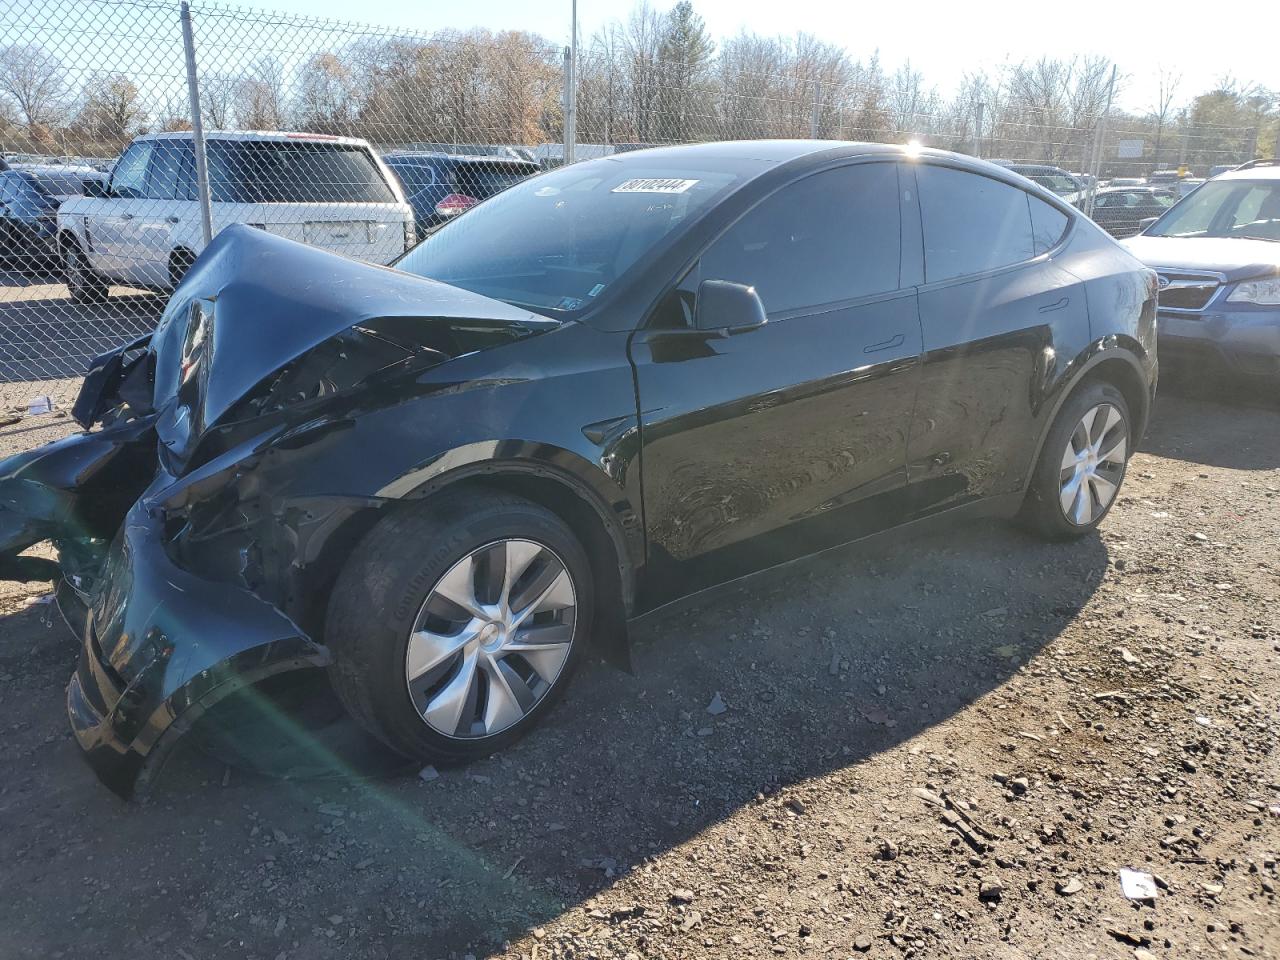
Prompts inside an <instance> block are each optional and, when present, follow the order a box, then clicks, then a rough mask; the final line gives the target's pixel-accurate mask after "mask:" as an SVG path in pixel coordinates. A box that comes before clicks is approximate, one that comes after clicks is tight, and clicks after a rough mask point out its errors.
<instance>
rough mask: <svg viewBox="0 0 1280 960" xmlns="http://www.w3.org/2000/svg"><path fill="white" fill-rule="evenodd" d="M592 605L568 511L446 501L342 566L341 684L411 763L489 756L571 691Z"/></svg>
mask: <svg viewBox="0 0 1280 960" xmlns="http://www.w3.org/2000/svg"><path fill="white" fill-rule="evenodd" d="M592 602H593V585H592V579H591V568H590V564H589V562H588V560H587V556H586V553H585V551H584V550H583V549H582V546H581V545H580V544H579V543H578V541H577V539H576V538H575V537H574V535H573V533H572V531H570V529H569V528H568V527H567V526H566V525H565V524H564V522H563V521H561V520H560V519H559V518H558V517H557V516H555V515H554V514H552V513H551V512H550V511H548V510H545V509H544V508H542V507H540V506H538V505H536V504H534V503H531V502H529V501H527V500H524V499H522V498H519V497H514V496H510V495H506V494H499V493H490V492H457V493H449V494H444V495H441V496H440V497H438V498H436V499H433V500H430V501H427V502H426V503H425V504H424V505H422V506H421V507H418V508H409V509H407V510H405V511H404V512H401V513H396V514H392V515H391V516H389V517H387V518H386V519H385V520H383V521H381V522H380V523H379V524H378V525H377V526H376V527H374V529H373V530H372V531H371V532H370V533H369V535H368V536H367V537H366V538H365V539H364V541H362V543H361V544H360V546H359V547H358V548H357V549H356V552H355V553H354V554H353V555H352V557H351V558H350V559H349V560H348V562H347V564H346V566H345V567H344V568H343V570H342V572H341V574H340V575H339V577H338V581H337V583H336V584H335V587H334V592H333V595H332V597H331V600H330V604H329V613H328V619H327V625H326V630H325V637H326V641H327V642H328V644H329V647H330V649H331V650H332V652H333V666H332V668H331V672H332V677H333V686H334V689H335V690H336V691H337V694H338V697H339V699H341V700H342V702H343V704H344V705H345V706H346V708H347V709H348V711H349V712H350V713H351V715H352V716H353V717H354V718H355V719H356V721H357V722H358V723H360V724H361V725H362V726H364V727H365V728H366V729H367V730H368V731H369V732H370V733H372V734H374V736H376V737H378V738H379V739H381V740H382V741H383V742H384V743H386V744H387V745H388V746H390V747H391V748H392V749H394V750H396V751H398V752H400V753H402V754H404V755H405V756H409V757H413V758H415V759H417V760H420V761H427V762H434V763H441V762H458V761H463V760H469V759H473V758H476V757H481V756H486V755H488V754H490V753H493V752H495V751H497V750H501V749H503V748H504V747H506V746H508V745H510V744H511V743H513V742H514V741H515V740H517V739H518V738H519V737H520V736H522V735H523V734H524V733H525V732H527V731H528V730H529V729H530V728H531V727H533V726H534V725H536V724H537V722H538V721H539V720H540V719H541V718H542V717H543V716H544V715H545V714H546V712H547V710H548V709H550V707H551V706H552V704H553V703H554V702H555V700H557V699H558V698H559V697H560V696H561V695H562V694H563V692H564V688H565V687H566V686H567V684H568V682H569V678H570V677H571V676H572V674H573V671H574V670H575V668H576V667H577V664H578V663H579V661H580V660H581V658H582V655H583V653H584V650H585V648H586V645H587V638H588V636H589V632H590V629H591V622H592Z"/></svg>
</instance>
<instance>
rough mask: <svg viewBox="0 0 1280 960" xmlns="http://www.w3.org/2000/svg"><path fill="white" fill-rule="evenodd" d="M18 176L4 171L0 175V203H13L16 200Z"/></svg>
mask: <svg viewBox="0 0 1280 960" xmlns="http://www.w3.org/2000/svg"><path fill="white" fill-rule="evenodd" d="M17 181H18V175H17V174H16V173H13V172H12V171H8V170H6V171H5V172H4V173H0V203H13V202H14V201H15V200H17V199H18V182H17Z"/></svg>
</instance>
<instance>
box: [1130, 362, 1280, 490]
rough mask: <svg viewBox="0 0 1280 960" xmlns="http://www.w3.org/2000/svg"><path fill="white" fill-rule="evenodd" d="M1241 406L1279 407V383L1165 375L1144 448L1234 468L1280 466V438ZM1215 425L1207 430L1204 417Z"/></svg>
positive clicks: (1154, 452)
mask: <svg viewBox="0 0 1280 960" xmlns="http://www.w3.org/2000/svg"><path fill="white" fill-rule="evenodd" d="M1243 408H1254V409H1263V410H1275V411H1280V384H1265V383H1260V382H1253V381H1244V382H1237V383H1230V382H1228V381H1226V380H1225V379H1218V378H1214V379H1212V380H1210V379H1205V378H1191V377H1179V378H1176V379H1175V378H1171V377H1163V376H1162V377H1161V380H1160V393H1159V395H1158V396H1157V398H1156V405H1155V410H1154V411H1153V412H1152V416H1151V423H1150V425H1149V426H1148V427H1147V435H1146V437H1144V438H1143V441H1142V444H1141V445H1140V449H1141V450H1142V451H1144V452H1146V453H1151V454H1155V455H1156V456H1158V457H1167V458H1169V459H1171V460H1183V461H1186V462H1188V463H1199V464H1203V465H1204V466H1213V467H1225V468H1228V469H1232V470H1275V469H1277V468H1280V438H1277V436H1276V434H1275V433H1274V432H1267V433H1258V432H1257V430H1256V426H1255V425H1256V423H1257V419H1256V418H1250V417H1242V416H1240V415H1239V411H1241V410H1242V409H1243ZM1206 415H1208V416H1211V417H1212V419H1213V423H1214V427H1215V429H1214V430H1212V431H1205V430H1204V429H1203V426H1204V418H1205V417H1206Z"/></svg>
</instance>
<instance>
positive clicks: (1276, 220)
mask: <svg viewBox="0 0 1280 960" xmlns="http://www.w3.org/2000/svg"><path fill="white" fill-rule="evenodd" d="M1146 235H1147V236H1149V237H1236V238H1250V239H1255V240H1280V180H1214V181H1211V182H1209V183H1206V184H1204V185H1203V186H1201V187H1200V188H1199V189H1197V190H1196V191H1195V192H1194V193H1192V194H1190V195H1189V196H1188V197H1187V198H1186V199H1185V200H1183V201H1182V202H1181V203H1179V204H1178V205H1177V206H1175V207H1173V208H1172V209H1170V211H1169V212H1168V213H1166V214H1165V215H1164V216H1163V217H1162V218H1161V219H1160V221H1159V222H1158V223H1155V224H1153V225H1152V226H1151V228H1150V229H1149V230H1147V234H1146Z"/></svg>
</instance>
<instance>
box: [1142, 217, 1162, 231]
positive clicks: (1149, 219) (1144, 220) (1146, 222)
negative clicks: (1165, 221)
mask: <svg viewBox="0 0 1280 960" xmlns="http://www.w3.org/2000/svg"><path fill="white" fill-rule="evenodd" d="M1159 219H1160V218H1159V217H1143V218H1142V219H1141V220H1139V221H1138V232H1139V233H1141V232H1142V231H1143V230H1145V229H1147V227H1149V226H1151V225H1152V224H1153V223H1155V222H1156V221H1157V220H1159Z"/></svg>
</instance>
